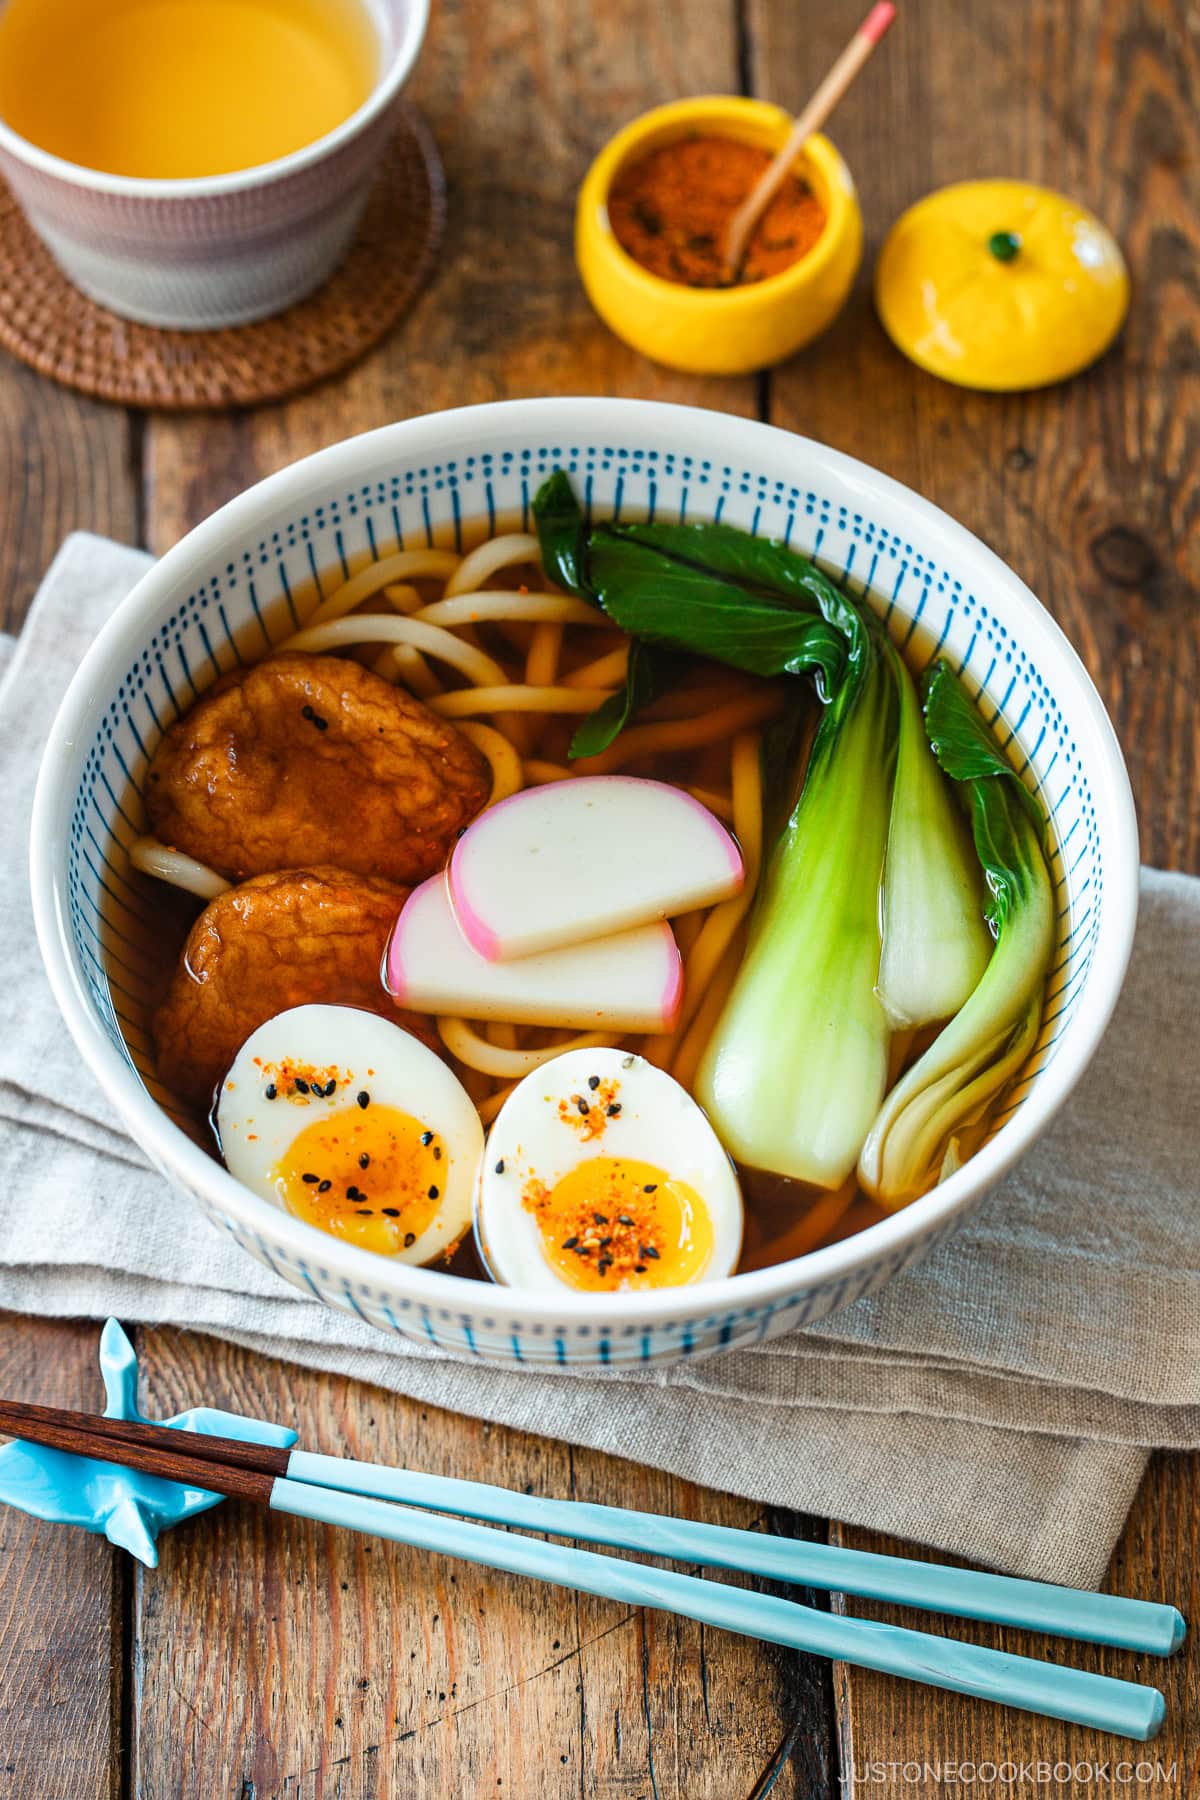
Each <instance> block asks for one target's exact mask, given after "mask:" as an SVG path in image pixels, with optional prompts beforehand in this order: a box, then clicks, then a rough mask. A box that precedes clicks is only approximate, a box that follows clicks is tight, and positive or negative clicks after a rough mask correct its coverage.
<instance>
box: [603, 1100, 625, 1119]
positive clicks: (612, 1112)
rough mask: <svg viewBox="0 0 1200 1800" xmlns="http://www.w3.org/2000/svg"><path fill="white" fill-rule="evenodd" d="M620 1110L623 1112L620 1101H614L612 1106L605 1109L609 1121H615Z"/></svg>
mask: <svg viewBox="0 0 1200 1800" xmlns="http://www.w3.org/2000/svg"><path fill="white" fill-rule="evenodd" d="M620 1110H621V1102H620V1101H619V1100H614V1101H613V1103H612V1105H611V1106H606V1107H605V1109H604V1113H605V1117H606V1118H609V1119H615V1118H616V1116H617V1114H618V1113H619V1112H620Z"/></svg>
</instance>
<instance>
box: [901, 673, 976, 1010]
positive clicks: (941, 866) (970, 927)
mask: <svg viewBox="0 0 1200 1800" xmlns="http://www.w3.org/2000/svg"><path fill="white" fill-rule="evenodd" d="M888 655H889V658H890V661H891V664H892V670H893V673H894V676H895V680H896V691H897V694H898V696H899V702H900V714H899V729H898V736H897V746H896V782H895V786H894V788H893V790H892V816H891V823H890V824H889V826H888V842H887V856H886V858H885V860H884V875H883V894H882V901H881V908H880V924H881V927H882V934H883V950H882V953H881V955H880V959H879V998H880V1000H881V1001H882V1002H883V1007H884V1011H885V1012H886V1013H887V1015H888V1017H889V1018H890V1019H891V1021H892V1023H893V1024H894V1025H895V1026H896V1027H897V1029H898V1030H906V1029H908V1030H911V1029H912V1028H913V1027H914V1026H918V1025H929V1024H932V1023H933V1022H934V1021H935V1020H939V1019H949V1018H952V1017H953V1015H954V1014H955V1013H956V1012H957V1011H958V1009H959V1007H960V1006H962V1005H963V1003H964V1001H965V1000H966V999H967V997H968V995H969V994H970V993H971V992H972V990H973V989H974V988H975V987H977V986H978V984H979V980H980V978H981V976H982V975H983V971H984V970H985V969H986V967H987V964H988V958H989V957H990V956H991V953H992V940H991V938H990V937H989V936H988V931H987V927H986V925H985V924H984V922H983V884H982V882H981V880H980V873H979V863H978V860H977V858H976V856H975V853H974V850H973V848H972V846H971V842H970V839H969V838H968V836H967V832H966V829H965V826H964V822H963V819H962V817H961V815H960V813H959V811H958V809H957V807H956V806H955V803H954V796H953V794H952V792H951V789H950V786H949V783H948V782H947V780H946V778H945V776H944V775H943V774H942V772H941V770H940V769H939V768H938V765H937V762H936V761H935V759H934V756H933V753H932V751H931V750H930V747H929V740H928V739H927V737H926V736H925V726H924V723H923V721H922V718H921V703H920V701H919V700H918V698H917V690H916V687H915V685H914V683H913V678H912V676H911V675H910V674H909V672H908V669H907V668H906V666H905V664H904V661H903V659H902V658H901V656H900V655H899V654H898V652H897V651H896V650H895V649H894V648H893V647H892V645H891V644H890V643H889V645H888Z"/></svg>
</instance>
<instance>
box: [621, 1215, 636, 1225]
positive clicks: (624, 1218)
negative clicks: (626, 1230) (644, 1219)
mask: <svg viewBox="0 0 1200 1800" xmlns="http://www.w3.org/2000/svg"><path fill="white" fill-rule="evenodd" d="M617 1224H618V1225H632V1224H633V1220H632V1219H631V1218H630V1217H629V1214H628V1213H618V1214H617Z"/></svg>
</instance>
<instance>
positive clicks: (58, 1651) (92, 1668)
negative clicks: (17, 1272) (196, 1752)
mask: <svg viewBox="0 0 1200 1800" xmlns="http://www.w3.org/2000/svg"><path fill="white" fill-rule="evenodd" d="M96 1344H97V1328H96V1326H95V1324H94V1323H86V1322H83V1323H79V1324H66V1323H63V1322H61V1321H59V1320H55V1319H28V1318H18V1317H17V1316H16V1315H15V1314H12V1313H5V1314H3V1315H0V1393H4V1394H7V1395H9V1396H11V1397H12V1398H13V1399H28V1400H39V1401H45V1402H46V1403H48V1404H50V1405H52V1406H73V1407H87V1408H90V1407H93V1406H97V1405H99V1404H101V1403H102V1399H103V1395H102V1390H101V1386H100V1377H99V1373H98V1371H97V1368H96ZM126 1578H127V1562H126V1559H124V1558H123V1557H122V1556H121V1555H119V1554H118V1553H117V1552H115V1551H113V1550H112V1549H110V1548H109V1546H108V1544H107V1543H106V1542H105V1541H104V1539H103V1538H96V1537H91V1536H89V1535H88V1534H87V1533H85V1532H82V1531H68V1530H64V1529H63V1527H62V1526H59V1525H45V1524H42V1523H40V1522H39V1521H38V1520H36V1519H30V1518H27V1517H26V1516H25V1514H24V1513H20V1512H15V1511H13V1510H12V1509H10V1508H0V1800H29V1797H30V1796H31V1795H44V1796H46V1800H51V1797H53V1800H58V1797H59V1796H62V1797H63V1800H66V1797H67V1796H68V1795H69V1796H70V1800H109V1797H110V1796H111V1797H112V1800H115V1796H116V1795H117V1793H118V1792H119V1784H120V1773H121V1758H120V1731H121V1679H122V1658H121V1628H122V1618H123V1612H124V1598H125V1582H126Z"/></svg>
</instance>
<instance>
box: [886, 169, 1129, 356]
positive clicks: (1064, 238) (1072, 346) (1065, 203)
mask: <svg viewBox="0 0 1200 1800" xmlns="http://www.w3.org/2000/svg"><path fill="white" fill-rule="evenodd" d="M875 304H876V306H877V308H878V311H879V317H880V319H881V320H882V322H883V327H884V330H885V331H886V332H887V334H888V336H889V337H890V338H891V339H892V341H893V342H894V343H895V344H896V346H897V348H898V349H900V350H902V351H903V352H904V354H905V355H906V356H908V357H911V359H912V361H913V362H915V363H918V364H919V365H920V367H921V368H923V369H928V370H929V371H930V372H931V374H934V375H940V376H941V377H942V378H943V380H945V381H953V382H957V383H958V384H959V385H960V386H962V387H973V388H989V389H992V390H995V391H1001V390H1006V391H1007V390H1019V389H1025V388H1039V387H1047V386H1048V385H1049V384H1050V383H1051V382H1055V381H1063V380H1065V379H1066V378H1067V376H1069V375H1075V374H1077V373H1078V371H1079V370H1080V369H1085V368H1086V367H1087V366H1088V364H1089V363H1092V362H1094V361H1095V360H1096V358H1097V357H1098V356H1100V355H1102V353H1103V352H1104V351H1105V350H1106V349H1107V348H1108V346H1109V344H1111V343H1112V341H1113V339H1114V338H1115V337H1116V335H1117V333H1118V331H1119V330H1120V329H1121V326H1122V324H1123V323H1124V320H1125V314H1126V312H1127V311H1128V309H1129V272H1128V270H1127V268H1126V266H1125V259H1124V257H1123V256H1122V255H1121V251H1120V247H1119V246H1118V244H1117V242H1116V240H1115V238H1114V237H1113V236H1112V234H1111V233H1110V232H1109V231H1108V229H1107V228H1106V227H1105V226H1104V225H1102V224H1101V222H1100V220H1099V219H1097V218H1096V217H1095V216H1094V215H1093V214H1092V213H1090V212H1088V211H1086V209H1085V208H1084V207H1082V206H1078V205H1076V203H1075V202H1074V201H1073V200H1069V199H1067V198H1066V197H1065V195H1062V194H1056V193H1053V192H1051V190H1050V189H1049V188H1042V187H1035V186H1034V185H1033V184H1032V183H1030V182H1025V181H962V182H958V183H956V184H955V185H954V186H953V187H946V188H941V189H939V190H938V192H937V193H933V194H929V195H927V196H926V198H925V199H924V200H919V201H918V202H917V204H916V205H915V206H912V207H910V208H909V210H908V211H907V212H906V213H904V214H903V215H902V216H901V217H900V218H899V219H898V220H897V221H896V223H895V225H894V226H893V227H892V229H891V231H890V232H889V233H888V236H887V239H886V241H885V243H884V246H883V249H882V250H881V251H880V254H879V261H878V263H877V265H876V268H875Z"/></svg>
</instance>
